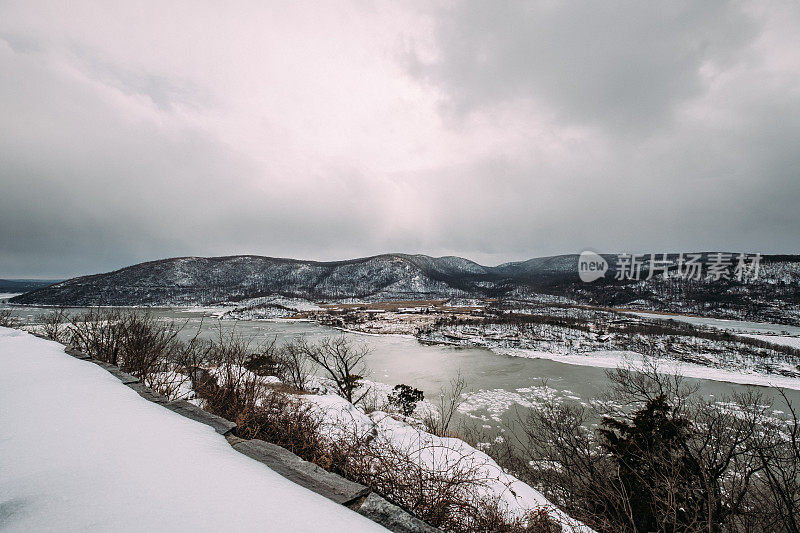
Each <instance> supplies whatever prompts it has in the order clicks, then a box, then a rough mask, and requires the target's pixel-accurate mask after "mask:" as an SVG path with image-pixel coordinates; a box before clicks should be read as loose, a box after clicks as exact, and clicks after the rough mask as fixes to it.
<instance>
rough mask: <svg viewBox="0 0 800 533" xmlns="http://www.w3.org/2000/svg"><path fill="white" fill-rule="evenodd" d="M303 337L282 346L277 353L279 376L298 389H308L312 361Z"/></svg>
mask: <svg viewBox="0 0 800 533" xmlns="http://www.w3.org/2000/svg"><path fill="white" fill-rule="evenodd" d="M304 347H305V343H304V342H303V341H302V340H301V339H295V340H294V341H292V342H290V343H288V344H285V345H283V346H281V348H280V349H279V350H278V351H277V353H276V354H275V356H276V358H277V360H278V363H279V374H278V377H279V378H280V379H281V381H283V382H284V383H287V384H289V385H291V386H292V387H294V388H296V389H298V390H306V386H307V384H308V376H309V374H310V373H311V362H310V359H309V357H308V353H307V352H306V351H305V350H304Z"/></svg>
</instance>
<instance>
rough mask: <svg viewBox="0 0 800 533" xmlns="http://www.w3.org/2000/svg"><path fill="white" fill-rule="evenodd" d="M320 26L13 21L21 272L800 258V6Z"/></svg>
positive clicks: (11, 129) (15, 262)
mask: <svg viewBox="0 0 800 533" xmlns="http://www.w3.org/2000/svg"><path fill="white" fill-rule="evenodd" d="M309 8H310V6H302V5H298V6H297V7H295V6H291V7H290V6H288V5H287V6H284V7H280V8H277V7H270V8H263V7H261V6H253V5H248V4H242V5H240V6H238V9H232V10H231V11H229V12H222V11H220V10H219V9H218V8H217V7H214V6H213V5H203V4H199V5H191V6H190V5H188V4H187V5H185V6H184V5H182V4H180V3H176V4H174V5H173V7H172V8H171V9H169V10H167V11H162V10H161V9H160V6H159V5H157V4H156V3H154V4H151V5H147V4H145V5H144V6H143V7H142V8H140V9H139V8H137V9H134V8H132V7H131V8H130V9H129V8H127V7H122V8H114V9H111V8H106V7H105V6H102V5H92V6H89V5H83V4H80V3H76V4H75V5H74V6H72V7H71V9H70V10H66V11H65V10H63V9H62V8H61V7H60V6H58V5H57V4H53V5H46V4H44V3H42V4H37V3H32V2H26V3H19V4H14V3H6V4H4V5H3V6H0V72H3V75H2V76H0V123H2V125H3V131H4V133H3V134H2V135H0V161H2V165H0V228H2V231H1V232H0V277H4V276H5V277H32V276H40V277H60V276H69V275H75V274H84V273H93V272H99V271H105V270H109V269H112V268H118V267H121V266H124V265H127V264H131V263H134V262H138V261H142V260H149V259H156V258H160V257H168V256H177V255H224V254H235V253H253V254H265V255H277V256H294V257H303V258H311V259H336V258H345V257H352V256H359V255H368V254H373V253H381V252H387V251H408V252H422V253H430V254H435V255H440V254H457V255H463V256H466V257H470V258H473V259H476V260H478V261H482V262H485V263H495V264H496V263H499V262H502V261H506V260H513V259H524V258H529V257H533V256H537V255H547V254H556V253H571V252H575V251H579V250H581V249H583V248H593V249H596V250H599V251H610V252H616V251H656V252H661V251H664V252H666V251H681V250H693V249H712V248H713V249H722V248H726V249H731V250H743V251H762V252H774V253H790V252H797V251H798V248H799V247H800V237H799V236H798V235H800V234H799V233H798V232H797V228H798V227H800V210H798V209H797V208H796V206H797V205H798V203H799V202H800V182H799V181H798V178H800V176H798V171H797V169H798V168H800V155H798V153H797V149H796V146H797V145H798V142H799V141H800V88H798V86H797V83H796V80H797V79H798V76H799V75H800V46H798V44H797V41H796V38H795V28H796V27H797V26H798V25H800V8H798V6H797V5H796V4H794V3H789V2H786V3H777V4H773V5H772V6H771V8H770V9H764V8H761V7H760V6H759V5H758V4H755V3H753V4H748V3H738V2H737V3H716V2H703V3H700V4H696V3H691V4H676V3H671V4H669V5H660V4H639V3H614V4H612V3H601V4H583V5H577V4H576V5H565V4H553V5H541V4H536V5H534V4H523V3H503V4H501V3H487V4H475V3H456V4H453V5H449V4H448V6H447V7H437V8H434V9H430V8H428V7H427V6H421V7H419V8H418V9H411V8H408V6H393V7H388V6H385V7H382V8H381V9H377V8H374V9H373V8H370V9H366V8H365V6H364V5H363V4H361V3H359V2H356V3H354V4H353V5H351V6H344V5H343V7H340V8H338V9H332V8H331V9H330V10H326V9H317V10H316V11H314V12H315V14H316V16H315V17H314V18H313V19H311V18H309V17H308V15H307V13H308V9H309ZM156 14H157V15H158V16H156Z"/></svg>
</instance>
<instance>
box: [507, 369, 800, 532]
mask: <svg viewBox="0 0 800 533" xmlns="http://www.w3.org/2000/svg"><path fill="white" fill-rule="evenodd" d="M609 377H610V378H611V380H612V383H613V386H612V387H611V389H610V390H608V391H607V393H606V394H604V395H603V396H602V397H601V398H600V399H601V400H602V401H600V402H597V403H595V404H594V405H595V407H594V408H589V407H582V406H579V405H575V404H570V403H560V402H558V401H549V402H547V403H546V405H545V406H544V407H542V408H541V409H536V410H529V411H526V412H524V413H519V414H518V420H517V426H518V427H517V428H516V429H517V430H518V432H517V434H518V435H519V434H521V435H522V437H520V438H519V442H517V443H515V444H516V446H515V447H514V448H513V449H512V447H511V446H506V447H505V449H495V450H494V452H493V453H494V454H495V455H496V456H497V457H498V458H499V459H501V460H502V462H503V463H504V464H505V465H506V466H507V467H508V468H510V469H512V470H513V471H515V473H516V474H517V475H518V476H519V477H521V478H522V479H523V480H525V481H527V482H528V483H530V484H531V485H533V486H535V487H537V488H539V489H540V490H541V491H542V492H543V493H544V494H545V495H546V496H547V497H548V498H549V499H550V501H552V502H554V503H555V504H556V505H558V506H559V507H561V508H562V509H564V510H565V511H566V512H567V513H568V514H570V515H571V516H573V517H575V518H577V519H580V520H582V521H583V522H584V523H586V524H588V525H590V526H592V527H593V528H594V529H596V530H598V531H603V532H642V533H643V532H648V531H659V532H662V531H663V532H686V533H689V532H697V533H699V532H762V531H763V532H766V531H771V532H793V533H797V532H798V531H800V529H799V528H798V527H799V526H800V426H799V425H798V413H797V412H796V411H795V409H794V407H793V406H792V405H791V402H789V401H788V399H787V397H786V396H785V395H784V394H782V393H781V394H779V397H780V398H782V402H783V405H781V406H773V405H772V404H771V403H770V402H769V401H767V399H766V398H765V397H764V395H763V394H761V393H759V392H755V391H750V392H747V393H744V394H737V395H733V396H731V397H730V398H725V399H723V400H722V401H720V399H719V398H717V399H716V400H715V401H712V400H710V399H708V398H704V397H703V396H702V395H701V394H699V392H698V390H697V389H696V388H694V387H691V386H689V385H687V384H686V382H684V380H683V379H682V378H681V377H679V376H669V375H664V374H661V373H659V372H658V369H657V368H656V367H655V366H649V367H648V368H647V369H646V370H645V371H642V372H639V371H633V370H632V369H617V370H615V371H613V372H609ZM612 406H614V407H612ZM619 406H622V408H620V407H619ZM773 409H779V410H783V411H785V412H787V413H788V414H789V419H788V420H787V419H786V418H777V417H776V416H775V413H773ZM598 420H599V421H600V424H599V425H597V424H595V425H593V423H594V422H595V421H598ZM520 450H522V451H520Z"/></svg>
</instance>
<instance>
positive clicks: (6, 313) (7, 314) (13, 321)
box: [0, 309, 22, 328]
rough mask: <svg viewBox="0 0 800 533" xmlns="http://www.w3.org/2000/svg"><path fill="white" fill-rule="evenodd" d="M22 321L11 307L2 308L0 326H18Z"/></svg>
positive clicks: (0, 310)
mask: <svg viewBox="0 0 800 533" xmlns="http://www.w3.org/2000/svg"><path fill="white" fill-rule="evenodd" d="M21 324H22V321H21V320H20V319H19V318H18V317H16V316H15V315H14V313H12V312H11V309H0V326H3V327H6V328H17V327H19V326H20V325H21Z"/></svg>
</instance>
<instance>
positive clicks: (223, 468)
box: [0, 327, 385, 533]
mask: <svg viewBox="0 0 800 533" xmlns="http://www.w3.org/2000/svg"><path fill="white" fill-rule="evenodd" d="M0 530H2V531H4V532H5V531H26V532H27V531H190V530H195V531H256V530H258V531H347V532H350V533H353V532H360V531H385V529H383V528H382V527H380V526H378V525H377V524H375V523H373V522H371V521H369V520H367V519H366V518H363V517H362V516H360V515H358V514H357V513H354V512H352V511H350V510H349V509H347V508H345V507H342V506H339V505H337V504H335V503H333V502H331V501H329V500H327V499H325V498H323V497H322V496H319V495H317V494H315V493H313V492H311V491H308V490H306V489H304V488H302V487H300V486H298V485H295V484H293V483H292V482H290V481H288V480H286V479H284V478H283V477H281V476H280V475H278V474H276V473H275V472H273V471H272V470H270V469H269V468H267V467H266V466H264V465H262V464H260V463H257V462H256V461H253V460H251V459H249V458H247V457H245V456H244V455H241V454H239V453H237V452H236V451H234V450H233V449H232V448H231V447H230V446H229V445H228V443H227V442H226V441H225V439H224V437H222V436H220V435H218V434H217V433H215V432H214V430H213V429H211V428H210V427H208V426H206V425H203V424H200V423H196V422H193V421H191V420H188V419H186V418H183V417H182V416H180V415H177V414H175V413H173V412H171V411H169V410H167V409H164V408H163V407H160V406H158V405H156V404H153V403H150V402H148V401H146V400H144V399H142V398H140V397H139V396H138V395H137V394H136V393H135V392H134V391H133V390H131V389H129V388H128V387H125V386H122V385H121V384H120V382H119V381H118V380H117V379H116V378H114V377H113V376H111V374H109V373H107V372H106V371H105V370H103V369H102V368H100V367H98V366H96V365H93V364H87V363H86V362H83V361H79V360H77V359H73V358H72V357H69V356H66V355H65V354H64V353H63V346H62V345H60V344H57V343H55V342H49V341H45V340H41V339H38V338H36V337H33V336H31V335H29V334H27V333H24V332H22V331H18V330H13V329H8V328H2V327H0Z"/></svg>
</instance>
